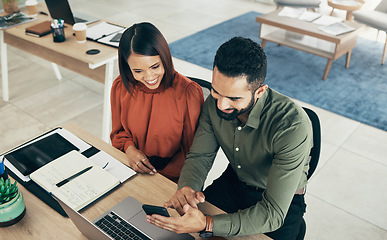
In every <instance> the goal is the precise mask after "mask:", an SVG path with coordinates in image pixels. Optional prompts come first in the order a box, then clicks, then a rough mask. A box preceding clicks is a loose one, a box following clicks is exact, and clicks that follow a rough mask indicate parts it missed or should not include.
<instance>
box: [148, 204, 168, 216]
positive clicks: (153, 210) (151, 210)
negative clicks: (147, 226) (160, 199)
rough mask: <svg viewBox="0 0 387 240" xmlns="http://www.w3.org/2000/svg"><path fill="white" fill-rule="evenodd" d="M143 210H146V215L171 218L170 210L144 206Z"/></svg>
mask: <svg viewBox="0 0 387 240" xmlns="http://www.w3.org/2000/svg"><path fill="white" fill-rule="evenodd" d="M142 209H144V211H145V213H146V215H152V214H158V215H161V216H164V217H169V213H168V210H167V209H166V208H165V207H160V206H154V205H148V204H144V205H142Z"/></svg>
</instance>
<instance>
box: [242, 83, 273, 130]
mask: <svg viewBox="0 0 387 240" xmlns="http://www.w3.org/2000/svg"><path fill="white" fill-rule="evenodd" d="M269 91H271V89H270V88H267V90H266V91H265V92H264V93H263V95H262V96H261V97H260V98H259V99H258V100H257V102H256V103H255V105H254V107H253V109H251V112H250V114H249V117H248V118H247V122H246V126H249V127H252V128H258V125H259V121H260V116H261V113H262V110H263V107H264V106H265V102H266V99H267V97H268V94H269V93H268V92H269Z"/></svg>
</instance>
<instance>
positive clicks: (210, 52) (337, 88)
mask: <svg viewBox="0 0 387 240" xmlns="http://www.w3.org/2000/svg"><path fill="white" fill-rule="evenodd" d="M258 15H259V13H256V12H249V13H246V14H243V15H241V16H239V17H235V18H233V19H231V20H228V21H226V22H223V23H220V24H218V25H215V26H213V27H210V28H208V29H205V30H203V31H201V32H198V33H195V34H193V35H191V36H188V37H186V38H183V39H180V40H178V41H175V42H173V43H171V44H170V48H171V52H172V55H173V56H174V57H176V58H179V59H182V60H185V61H188V62H191V63H194V64H197V65H199V66H202V67H205V68H208V69H212V65H213V60H214V56H215V53H216V50H217V49H218V48H219V46H220V45H221V44H222V43H224V42H225V41H227V40H229V39H230V38H232V37H234V36H243V37H248V38H251V39H252V40H254V41H256V42H258V43H260V42H261V40H260V39H259V23H256V22H255V18H256V16H258ZM375 37H376V36H375ZM265 52H266V55H267V59H268V73H267V78H266V83H267V84H268V85H269V86H270V87H271V88H273V89H275V90H277V91H278V92H281V93H283V94H285V95H287V96H290V97H292V98H295V99H298V100H301V101H303V102H307V103H310V104H312V105H314V106H317V107H320V108H323V109H326V110H328V111H331V112H334V113H337V114H340V115H342V116H345V117H348V118H351V119H354V120H356V121H359V122H362V123H365V124H368V125H371V126H374V127H377V128H380V129H383V130H385V131H387V64H385V65H381V64H380V63H381V57H382V52H383V44H382V43H379V42H375V41H370V40H367V39H363V38H359V39H358V42H357V46H356V48H354V49H353V51H352V56H351V62H350V66H349V68H348V69H346V68H345V59H346V56H345V55H344V56H342V57H341V58H339V59H337V60H336V61H333V63H332V67H331V70H330V72H329V74H328V77H327V80H325V81H324V80H322V76H323V74H324V70H325V65H326V63H327V59H325V58H322V57H318V56H315V55H312V54H308V53H304V52H301V51H298V50H294V49H291V48H288V47H285V46H281V47H278V46H277V45H276V44H274V43H270V42H267V43H266V46H265ZM208 80H210V79H208Z"/></svg>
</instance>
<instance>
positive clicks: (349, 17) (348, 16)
mask: <svg viewBox="0 0 387 240" xmlns="http://www.w3.org/2000/svg"><path fill="white" fill-rule="evenodd" d="M345 20H347V21H352V20H353V16H352V11H347V15H346V17H345Z"/></svg>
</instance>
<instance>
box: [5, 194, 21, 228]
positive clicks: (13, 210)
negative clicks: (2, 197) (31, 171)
mask: <svg viewBox="0 0 387 240" xmlns="http://www.w3.org/2000/svg"><path fill="white" fill-rule="evenodd" d="M25 214H26V205H25V204H24V199H23V194H22V193H21V192H20V191H19V192H18V194H17V195H16V197H15V198H13V199H12V200H11V201H9V202H6V203H3V204H1V205H0V227H7V226H11V225H13V224H15V223H17V222H19V221H20V220H21V219H22V218H23V217H24V215H25Z"/></svg>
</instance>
